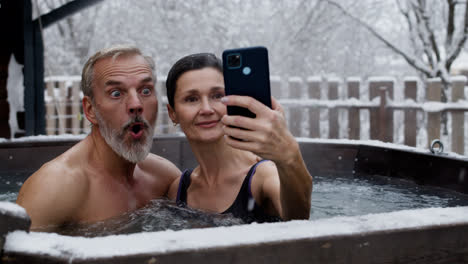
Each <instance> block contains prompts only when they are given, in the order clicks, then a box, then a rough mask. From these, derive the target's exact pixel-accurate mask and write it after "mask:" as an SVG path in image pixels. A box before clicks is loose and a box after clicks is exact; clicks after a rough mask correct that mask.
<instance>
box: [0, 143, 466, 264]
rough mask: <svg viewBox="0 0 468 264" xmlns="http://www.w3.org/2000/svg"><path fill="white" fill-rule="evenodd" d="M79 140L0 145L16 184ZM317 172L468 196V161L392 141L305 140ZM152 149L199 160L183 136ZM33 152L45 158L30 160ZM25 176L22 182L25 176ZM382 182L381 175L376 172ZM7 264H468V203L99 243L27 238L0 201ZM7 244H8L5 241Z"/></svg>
mask: <svg viewBox="0 0 468 264" xmlns="http://www.w3.org/2000/svg"><path fill="white" fill-rule="evenodd" d="M80 139H81V138H80V137H78V138H76V137H71V138H69V139H67V138H63V137H60V138H58V139H56V140H54V139H53V138H52V140H51V139H50V138H45V139H44V140H41V139H40V138H39V140H33V141H31V140H25V141H17V142H3V143H0V157H1V160H2V163H3V164H2V166H0V167H1V168H2V170H4V171H3V172H1V173H4V172H5V170H6V171H7V172H8V173H9V174H10V175H13V176H11V177H12V178H13V179H11V182H13V183H16V182H21V181H23V180H24V178H18V179H15V175H23V176H21V177H24V175H25V174H27V173H30V172H32V171H35V170H36V169H37V168H39V167H40V165H42V164H43V163H44V162H46V161H48V160H50V159H52V158H53V157H55V156H57V155H58V154H60V153H62V152H63V151H65V150H66V149H68V148H69V147H70V146H72V145H73V144H75V143H76V142H77V141H78V140H80ZM298 140H299V142H300V145H301V150H302V152H303V155H304V157H305V161H306V164H307V166H308V168H309V170H310V172H311V174H312V175H321V176H327V177H370V176H375V175H380V176H387V177H392V178H398V179H402V180H409V181H412V182H416V183H418V184H421V185H424V186H436V187H437V188H443V189H444V190H450V191H455V192H457V193H458V194H461V195H462V194H463V193H465V194H466V193H468V183H467V181H468V179H466V177H468V176H467V175H466V171H467V169H468V162H467V161H466V160H465V159H463V157H456V156H448V155H433V154H430V153H428V152H425V151H419V150H416V149H412V148H405V147H399V146H395V145H392V144H383V143H378V142H368V141H366V142H364V141H343V140H340V141H335V140H311V139H298ZM152 152H154V153H156V154H159V155H162V156H164V157H166V158H168V159H170V160H171V161H173V162H174V163H175V164H176V165H177V166H178V167H179V168H187V167H193V166H194V165H195V164H196V162H195V160H194V158H193V155H192V154H191V151H190V147H189V145H188V143H187V142H186V140H185V139H184V138H183V137H159V138H156V139H155V144H154V146H153V149H152ZM31 153H40V155H38V154H34V155H32V154H31ZM18 177H19V176H18ZM377 177H378V176H377ZM0 214H1V215H2V218H1V219H0V221H2V222H1V232H2V233H3V234H5V236H4V246H3V255H2V260H3V262H4V263H183V262H184V263H186V262H189V263H237V262H243V263H258V262H260V263H263V262H268V263H283V262H288V263H418V262H421V261H422V262H424V263H461V262H466V261H468V237H467V236H466V235H465V234H466V232H467V231H468V230H467V229H468V207H464V206H458V207H449V208H425V209H414V210H403V211H396V212H388V213H380V214H367V215H358V216H347V217H333V218H323V219H318V220H312V221H290V222H281V223H269V224H255V223H254V224H250V225H239V226H230V227H216V228H203V229H190V230H180V231H171V230H167V231H159V232H148V233H136V234H128V235H113V236H105V237H96V238H84V237H70V236H62V235H58V234H53V233H37V232H30V233H28V232H27V230H28V227H29V225H28V218H27V215H26V214H25V212H24V210H22V208H20V207H18V206H16V205H14V204H12V203H6V202H2V203H0ZM0 245H1V244H0Z"/></svg>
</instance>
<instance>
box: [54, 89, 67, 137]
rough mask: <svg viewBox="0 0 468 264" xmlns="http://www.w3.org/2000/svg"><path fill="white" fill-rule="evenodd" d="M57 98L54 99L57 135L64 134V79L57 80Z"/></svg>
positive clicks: (65, 96) (65, 93) (65, 97)
mask: <svg viewBox="0 0 468 264" xmlns="http://www.w3.org/2000/svg"><path fill="white" fill-rule="evenodd" d="M58 87H59V98H58V99H57V100H56V102H57V104H56V106H57V112H58V113H57V115H58V133H59V135H61V134H65V122H66V119H65V115H66V113H67V112H66V100H67V87H66V85H65V82H64V81H59V82H58Z"/></svg>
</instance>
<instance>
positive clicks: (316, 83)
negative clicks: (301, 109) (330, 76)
mask: <svg viewBox="0 0 468 264" xmlns="http://www.w3.org/2000/svg"><path fill="white" fill-rule="evenodd" d="M321 83H322V78H321V77H310V78H308V79H307V90H308V95H309V99H320V85H321ZM308 110H309V137H310V138H320V108H318V107H316V106H311V107H308Z"/></svg>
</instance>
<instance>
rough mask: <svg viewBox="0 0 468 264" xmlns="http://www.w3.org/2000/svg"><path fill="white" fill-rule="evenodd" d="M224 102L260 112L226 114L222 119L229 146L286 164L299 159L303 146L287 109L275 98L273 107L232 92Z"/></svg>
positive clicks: (272, 100)
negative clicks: (291, 126) (291, 127)
mask: <svg viewBox="0 0 468 264" xmlns="http://www.w3.org/2000/svg"><path fill="white" fill-rule="evenodd" d="M222 101H223V102H224V104H226V105H227V106H239V107H244V108H247V109H249V110H250V111H251V112H252V113H254V114H255V115H256V116H255V118H250V117H245V116H240V115H225V116H223V118H222V119H221V122H222V123H223V124H224V127H223V129H224V133H225V134H226V137H225V140H226V143H227V144H228V145H230V146H231V147H233V148H237V149H242V150H247V151H251V152H253V153H255V154H256V155H258V156H260V157H262V158H264V159H269V160H272V161H275V162H281V163H284V164H290V162H292V161H291V159H295V158H296V157H295V156H296V155H295V154H296V153H297V152H298V150H299V146H298V144H297V142H296V140H295V138H294V137H293V135H292V134H291V132H289V130H288V127H287V124H286V120H285V117H284V110H283V108H282V107H281V105H280V104H279V103H278V102H277V101H276V100H275V99H274V98H273V97H271V102H272V109H271V108H269V107H267V106H266V105H264V104H262V103H261V102H259V101H257V100H255V99H254V98H252V97H249V96H238V95H229V96H226V97H224V98H223V99H222ZM234 138H235V139H234Z"/></svg>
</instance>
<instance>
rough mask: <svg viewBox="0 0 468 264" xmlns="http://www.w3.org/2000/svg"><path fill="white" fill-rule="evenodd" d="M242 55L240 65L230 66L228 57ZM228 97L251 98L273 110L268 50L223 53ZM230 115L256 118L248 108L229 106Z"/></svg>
mask: <svg viewBox="0 0 468 264" xmlns="http://www.w3.org/2000/svg"><path fill="white" fill-rule="evenodd" d="M236 54H238V55H240V56H239V57H240V63H238V64H239V65H237V62H236V63H234V65H233V64H232V63H231V65H229V62H228V59H229V58H228V57H229V56H235V55H236ZM223 72H224V85H225V91H226V95H234V94H235V95H246V96H251V97H254V98H255V99H257V100H258V101H260V102H262V103H263V104H264V105H266V106H268V107H270V108H271V92H270V71H269V68H268V50H267V49H266V48H265V47H250V48H242V49H231V50H225V51H224V52H223ZM227 110H228V115H243V116H248V117H255V115H254V114H253V113H252V112H250V111H249V110H248V109H246V108H242V107H231V106H228V109H227Z"/></svg>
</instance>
